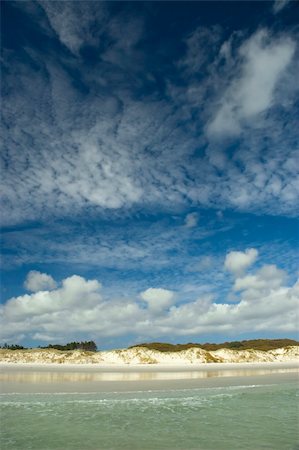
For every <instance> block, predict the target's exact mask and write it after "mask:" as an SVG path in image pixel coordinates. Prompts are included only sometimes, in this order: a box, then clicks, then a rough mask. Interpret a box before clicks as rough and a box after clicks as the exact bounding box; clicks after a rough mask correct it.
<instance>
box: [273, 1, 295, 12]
mask: <svg viewBox="0 0 299 450" xmlns="http://www.w3.org/2000/svg"><path fill="white" fill-rule="evenodd" d="M290 1H291V0H275V1H274V3H273V13H274V14H277V13H278V12H280V11H281V10H282V9H283V8H285V7H286V6H287V4H288V3H290Z"/></svg>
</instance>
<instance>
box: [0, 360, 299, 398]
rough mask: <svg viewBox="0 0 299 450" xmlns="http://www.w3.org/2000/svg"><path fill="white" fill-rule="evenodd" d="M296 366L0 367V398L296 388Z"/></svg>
mask: <svg viewBox="0 0 299 450" xmlns="http://www.w3.org/2000/svg"><path fill="white" fill-rule="evenodd" d="M298 375H299V364H298V363H295V362H288V363H277V362H275V363H269V362H266V363H212V364H197V365H195V364H194V365H182V364H181V365H172V366H171V365H163V364H154V365H153V364H151V365H147V364H138V365H137V364H135V365H134V364H131V365H104V366H103V365H101V364H80V365H79V364H63V365H62V364H55V363H53V364H37V363H36V364H29V363H2V364H1V365H0V382H1V392H3V393H9V392H23V393H24V392H28V393H30V392H32V393H34V392H35V393H36V392H45V393H51V392H125V391H131V390H137V391H147V390H163V389H166V388H167V389H194V388H205V387H207V388H208V387H223V386H238V385H239V386H248V385H255V384H269V383H280V382H297V381H298Z"/></svg>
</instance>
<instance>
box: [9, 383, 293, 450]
mask: <svg viewBox="0 0 299 450" xmlns="http://www.w3.org/2000/svg"><path fill="white" fill-rule="evenodd" d="M298 399H299V392H298V385H297V383H296V382H287V383H279V384H268V385H265V384H263V385H246V386H226V387H213V388H210V387H204V388H202V387H201V388H197V389H172V390H171V389H165V390H162V389H161V390H151V391H134V390H132V391H128V392H98V393H80V392H77V393H62V392H60V393H56V394H55V393H47V394H42V393H30V394H28V393H19V394H16V393H15V394H13V393H10V394H9V393H7V394H1V400H2V402H1V430H2V432H1V441H0V442H1V445H0V448H1V450H8V449H13V450H18V449H20V450H27V449H37V450H52V449H53V450H54V449H56V450H58V449H59V450H60V449H61V450H62V449H64V450H70V449H80V450H85V449H86V450H88V449H92V450H96V449H99V450H100V449H103V450H104V449H111V450H112V449H123V450H129V449H130V450H137V449H138V450H146V449H148V450H153V449H157V450H163V449H165V450H166V449H171V450H179V449H180V450H192V449H198V450H200V449H202V450H209V449H211V450H234V449H236V450H237V449H238V450H242V449H244V450H245V449H246V450H259V449H261V450H262V449H269V450H276V449H277V450H295V449H296V450H298V449H299V446H298V442H299V439H298V438H299V436H298V418H299V411H298Z"/></svg>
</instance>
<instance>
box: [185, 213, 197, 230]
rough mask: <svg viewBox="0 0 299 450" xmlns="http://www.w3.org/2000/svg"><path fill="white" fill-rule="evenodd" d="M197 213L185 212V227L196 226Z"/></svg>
mask: <svg viewBox="0 0 299 450" xmlns="http://www.w3.org/2000/svg"><path fill="white" fill-rule="evenodd" d="M198 218H199V216H198V213H196V212H193V213H190V214H187V215H186V217H185V227H187V228H194V227H196V225H197V223H198Z"/></svg>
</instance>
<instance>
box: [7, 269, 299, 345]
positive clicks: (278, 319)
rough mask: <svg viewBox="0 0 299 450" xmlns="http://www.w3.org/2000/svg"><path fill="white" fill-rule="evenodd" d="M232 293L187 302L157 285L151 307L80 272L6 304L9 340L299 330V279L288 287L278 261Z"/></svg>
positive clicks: (148, 295)
mask: <svg viewBox="0 0 299 450" xmlns="http://www.w3.org/2000/svg"><path fill="white" fill-rule="evenodd" d="M247 266H248V265H247ZM232 290H233V292H234V293H235V295H237V301H236V302H235V303H234V304H232V303H230V302H227V301H225V299H221V301H217V298H216V297H215V294H203V295H200V296H199V297H197V298H196V297H195V299H190V300H189V301H184V298H183V293H182V292H181V294H179V293H178V294H176V295H175V294H174V292H173V291H170V290H167V289H162V288H149V289H147V290H145V291H143V292H142V293H141V294H140V297H141V299H142V300H143V301H144V302H145V303H146V307H144V305H142V304H140V300H138V298H134V297H132V299H113V297H112V298H109V299H106V298H104V297H103V295H102V294H101V284H100V283H99V282H98V281H97V280H86V279H84V278H82V277H79V276H76V275H73V276H71V277H68V278H66V279H65V280H63V281H62V286H61V287H60V288H57V289H55V290H53V291H39V292H35V293H32V294H31V295H23V296H20V297H16V298H11V299H9V300H8V301H7V302H6V303H5V304H3V305H1V318H2V324H3V326H2V327H1V339H2V340H3V341H5V340H7V341H13V340H16V339H18V338H19V339H26V338H27V339H28V338H31V339H32V338H33V339H38V340H45V341H51V340H53V339H56V337H57V336H59V337H60V338H61V340H67V339H76V336H78V334H80V335H84V336H86V337H92V338H94V339H97V338H100V339H101V340H102V341H105V339H107V338H109V339H110V338H114V337H117V336H126V335H128V334H130V335H136V336H140V335H142V336H144V337H147V338H158V337H162V336H166V337H169V336H172V337H173V336H184V335H185V336H187V335H192V334H193V335H197V336H199V335H200V334H204V333H215V332H219V333H223V332H225V333H226V334H228V335H229V334H230V333H232V334H234V335H236V333H244V332H248V331H250V332H254V331H268V332H269V331H271V332H273V331H285V332H294V331H296V329H297V324H298V300H299V281H297V282H296V283H295V284H293V285H291V286H287V285H286V273H285V272H284V271H282V270H281V269H279V268H278V267H277V266H275V265H264V266H262V267H261V268H260V269H259V270H258V271H256V272H255V273H253V274H250V275H244V276H239V277H238V278H237V279H236V280H235V282H234V284H233V286H232ZM194 294H195V292H194Z"/></svg>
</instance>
